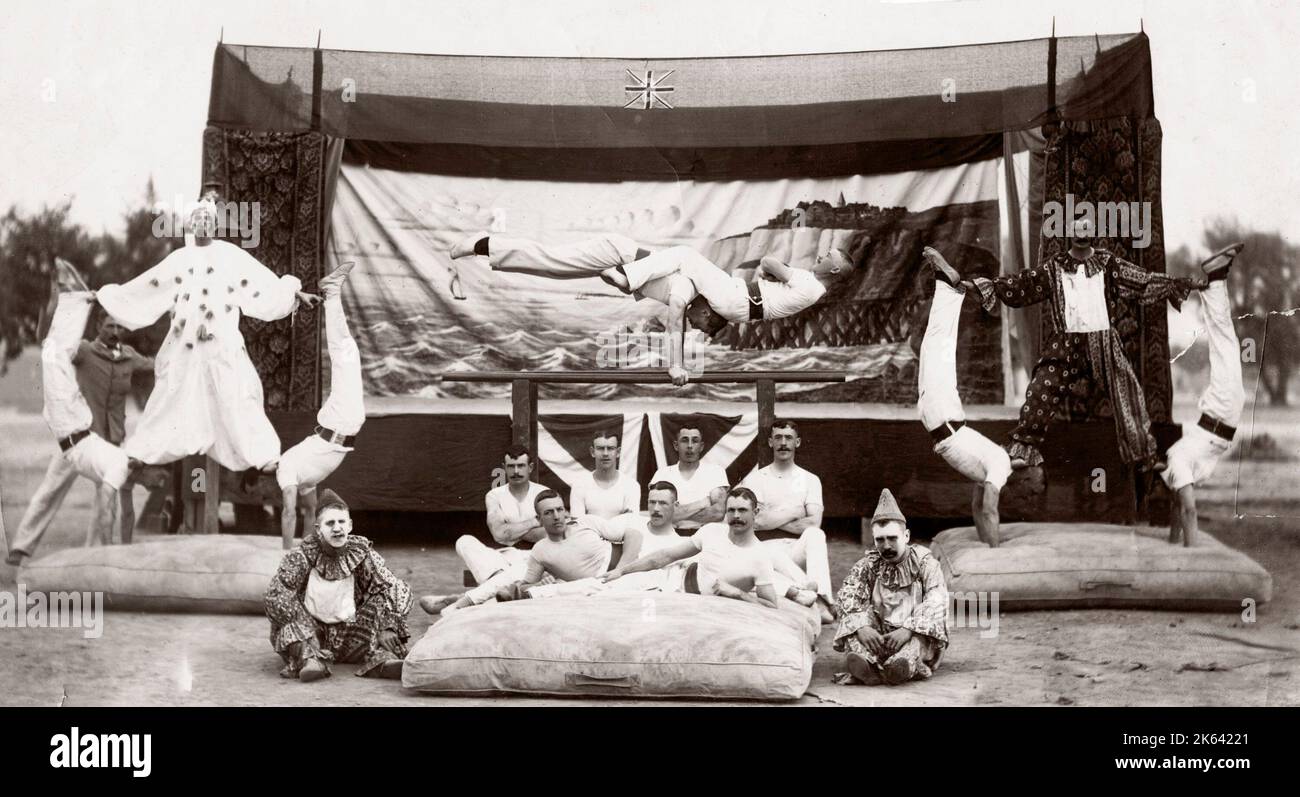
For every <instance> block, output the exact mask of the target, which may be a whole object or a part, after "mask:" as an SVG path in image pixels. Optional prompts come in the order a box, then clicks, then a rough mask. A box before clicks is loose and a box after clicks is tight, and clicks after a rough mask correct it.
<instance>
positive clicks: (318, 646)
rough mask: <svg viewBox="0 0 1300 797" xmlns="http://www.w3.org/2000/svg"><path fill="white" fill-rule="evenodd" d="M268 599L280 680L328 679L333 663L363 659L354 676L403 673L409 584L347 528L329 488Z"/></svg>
mask: <svg viewBox="0 0 1300 797" xmlns="http://www.w3.org/2000/svg"><path fill="white" fill-rule="evenodd" d="M265 602H266V616H267V619H268V620H270V621H271V647H272V648H274V650H275V652H276V653H277V654H279V655H280V658H281V659H283V660H284V662H285V666H284V669H282V670H281V671H280V675H281V677H284V678H297V679H298V680H300V681H304V682H310V681H317V680H320V679H321V678H328V677H329V675H330V668H329V662H332V661H337V662H343V663H353V664H361V665H362V666H361V668H360V669H359V670H357V673H356V674H357V675H359V676H368V677H372V678H401V677H402V659H403V658H404V657H405V656H406V642H407V640H408V639H410V636H411V634H410V631H409V630H408V629H407V627H406V614H407V612H409V611H410V610H411V588H410V587H409V586H408V585H407V584H406V582H405V581H402V580H401V579H399V578H398V577H397V576H395V575H393V573H392V572H391V571H390V570H389V569H388V568H387V567H386V566H385V565H384V560H383V557H381V556H380V555H379V554H378V553H376V552H375V550H374V548H373V547H372V546H371V543H370V540H368V539H366V538H365V537H362V536H360V535H356V534H353V533H352V515H351V513H349V512H348V505H347V504H346V503H344V502H343V499H342V498H339V497H338V495H337V494H335V493H334V491H333V490H329V489H326V490H322V491H321V495H320V502H319V504H318V506H317V509H316V530H315V531H314V532H312V533H311V534H309V535H307V536H306V537H304V538H303V541H302V542H301V543H300V544H299V545H298V547H296V548H294V549H293V550H292V551H289V552H288V553H287V554H285V556H284V560H283V561H281V563H280V568H279V570H277V571H276V574H275V577H274V578H273V579H272V580H271V585H270V587H268V588H267V590H266V597H265Z"/></svg>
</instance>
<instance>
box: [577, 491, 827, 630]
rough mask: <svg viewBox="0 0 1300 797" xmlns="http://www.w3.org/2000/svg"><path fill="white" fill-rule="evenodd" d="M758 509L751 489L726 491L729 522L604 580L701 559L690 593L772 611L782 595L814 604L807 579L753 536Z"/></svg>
mask: <svg viewBox="0 0 1300 797" xmlns="http://www.w3.org/2000/svg"><path fill="white" fill-rule="evenodd" d="M757 507H758V498H757V497H755V495H754V492H753V491H752V490H750V489H749V488H748V487H736V488H734V489H732V490H731V491H730V492H728V493H727V504H726V523H725V524H723V523H708V524H706V525H704V526H701V527H700V530H699V531H697V532H695V534H693V535H691V536H690V537H688V538H686V539H684V540H682V541H681V542H675V543H673V544H672V545H671V546H668V547H665V548H662V549H660V550H658V551H655V552H654V553H651V554H647V555H645V556H641V557H638V558H637V559H636V560H635V561H632V562H629V563H627V564H625V565H624V564H620V565H619V566H618V567H616V568H614V569H613V570H611V571H609V572H608V573H606V574H604V575H603V576H601V578H602V579H603V580H604V581H605V582H607V583H609V582H614V581H617V580H618V579H620V578H623V577H624V576H627V575H629V574H634V573H643V572H647V571H653V570H658V569H660V568H663V567H667V566H668V565H670V564H672V563H674V562H679V561H682V560H683V559H689V558H692V557H696V556H698V560H697V561H698V564H697V567H696V570H695V578H694V579H693V580H694V584H692V583H691V581H692V579H691V578H689V577H688V578H687V583H686V587H685V591H686V592H697V593H699V594H701V595H718V596H720V597H723V598H734V599H736V600H743V601H749V602H750V603H757V604H759V605H762V606H768V607H770V608H773V609H775V608H777V607H778V603H777V602H778V600H779V598H781V597H786V598H790V599H791V600H795V601H796V602H798V603H801V604H802V605H804V606H811V605H812V604H813V603H814V602H815V601H816V599H817V598H816V594H815V593H814V592H812V590H807V589H801V588H800V585H801V584H804V583H806V582H807V580H808V576H807V575H805V574H804V572H803V571H802V570H800V569H799V568H798V567H797V566H796V565H795V564H794V562H791V561H790V558H789V557H788V556H786V555H785V554H784V553H783V552H782V551H781V550H780V549H777V548H773V547H771V546H768V545H764V544H763V543H762V542H759V540H758V538H757V537H755V536H754V512H755V510H756V509H757Z"/></svg>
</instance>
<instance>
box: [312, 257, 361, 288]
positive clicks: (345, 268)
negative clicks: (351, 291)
mask: <svg viewBox="0 0 1300 797" xmlns="http://www.w3.org/2000/svg"><path fill="white" fill-rule="evenodd" d="M356 265H357V263H356V261H355V260H349V261H348V262H346V263H341V264H339V267H338V268H336V269H334V270H333V271H331V272H330V273H328V274H326V275H325V276H324V277H322V278H321V281H320V282H318V283H316V285H317V287H319V288H320V292H321V295H328V294H329V293H330V292H331V291H339V290H342V289H343V283H344V281H345V280H347V278H348V274H349V273H350V272H351V271H352V269H353V268H354V267H355V266H356Z"/></svg>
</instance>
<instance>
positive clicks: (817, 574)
mask: <svg viewBox="0 0 1300 797" xmlns="http://www.w3.org/2000/svg"><path fill="white" fill-rule="evenodd" d="M763 544H764V545H771V546H775V547H778V548H780V549H781V550H782V551H783V552H784V553H785V555H786V556H788V557H790V561H792V562H794V564H795V565H797V566H798V567H800V568H802V569H803V571H804V572H805V573H807V574H808V578H810V579H812V580H813V581H815V582H816V583H817V594H818V595H825V596H826V597H827V598H829V599H830V600H831V601H832V602H833V601H834V600H835V591H834V589H833V588H832V587H831V560H830V554H829V552H828V551H827V549H826V532H824V531H822V530H821V529H819V528H817V527H816V526H812V527H809V528H806V529H804V530H803V533H802V534H800V535H799V536H798V537H797V538H796V537H790V538H788V539H775V540H767V541H766V542H764V543H763ZM776 578H777V580H778V581H780V580H782V578H783V577H782V575H781V574H780V573H777V574H776ZM787 586H788V584H787ZM799 586H801V587H802V586H803V585H802V584H801V585H799Z"/></svg>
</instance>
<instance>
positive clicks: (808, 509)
mask: <svg viewBox="0 0 1300 797" xmlns="http://www.w3.org/2000/svg"><path fill="white" fill-rule="evenodd" d="M802 444H803V440H802V439H801V438H800V436H799V427H798V426H796V425H795V423H794V421H788V420H785V419H783V418H778V419H776V420H775V421H773V422H772V429H771V432H770V433H769V435H768V439H767V445H768V447H769V448H771V449H772V464H770V465H767V466H765V467H762V468H756V469H754V470H753V471H751V472H750V474H749V475H748V476H746V477H745V478H744V479H743V480H742V481H741V484H742V485H743V486H745V487H748V488H749V489H751V490H753V491H754V494H755V495H757V496H758V500H759V507H758V515H757V516H756V518H755V520H754V526H755V528H756V529H757V531H756V536H757V537H758V538H759V539H760V540H763V541H764V544H765V545H775V546H778V547H780V548H781V549H782V550H783V551H784V552H785V554H786V556H789V557H790V559H791V560H793V561H794V563H795V564H797V565H799V567H801V568H803V569H804V570H805V571H806V572H807V573H808V575H809V577H810V578H811V579H812V586H813V588H814V589H815V590H816V592H817V597H818V598H820V599H821V600H820V603H819V607H818V608H819V609H820V610H821V614H822V622H824V623H832V622H834V621H835V617H834V610H833V608H832V607H833V606H834V605H835V597H834V588H833V587H832V586H831V566H830V555H829V553H828V552H827V550H826V532H824V531H822V529H821V525H822V512H823V511H824V509H825V505H824V504H823V502H822V480H821V479H820V478H818V476H817V474H815V473H812V472H811V471H807V470H804V469H803V468H801V467H799V466H798V465H796V464H795V461H794V458H795V452H796V451H798V449H799V446H800V445H802ZM795 535H797V536H795Z"/></svg>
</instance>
